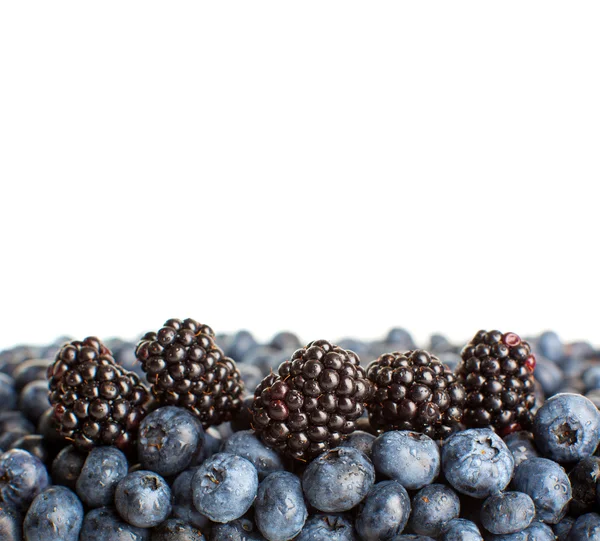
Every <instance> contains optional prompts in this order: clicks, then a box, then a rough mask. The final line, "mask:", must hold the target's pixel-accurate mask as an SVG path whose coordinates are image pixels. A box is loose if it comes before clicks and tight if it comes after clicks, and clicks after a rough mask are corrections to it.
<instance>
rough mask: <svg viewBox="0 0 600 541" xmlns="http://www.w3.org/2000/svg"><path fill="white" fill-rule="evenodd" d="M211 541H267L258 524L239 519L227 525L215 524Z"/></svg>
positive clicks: (210, 537)
mask: <svg viewBox="0 0 600 541" xmlns="http://www.w3.org/2000/svg"><path fill="white" fill-rule="evenodd" d="M209 540H210V541H266V540H265V538H264V537H263V536H262V534H261V533H260V532H259V531H258V528H257V527H256V524H254V522H252V521H251V520H250V519H248V518H244V517H242V518H238V519H236V520H232V521H231V522H227V523H226V524H214V525H213V527H212V529H211V531H210V536H209Z"/></svg>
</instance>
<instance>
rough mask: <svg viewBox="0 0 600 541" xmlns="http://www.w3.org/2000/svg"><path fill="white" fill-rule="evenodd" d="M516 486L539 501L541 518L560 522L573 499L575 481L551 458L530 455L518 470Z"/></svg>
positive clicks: (539, 516) (545, 520) (514, 479)
mask: <svg viewBox="0 0 600 541" xmlns="http://www.w3.org/2000/svg"><path fill="white" fill-rule="evenodd" d="M512 487H513V488H514V489H515V490H518V491H520V492H525V494H528V495H529V496H530V498H531V499H532V500H533V503H534V504H535V508H536V512H537V517H536V518H537V519H538V520H542V521H544V522H547V523H549V524H556V523H557V522H559V521H560V520H561V519H562V518H563V517H564V516H565V513H566V512H567V506H568V505H569V501H570V500H571V483H570V482H569V478H568V477H567V474H566V473H565V470H564V469H563V468H562V467H561V466H559V465H558V464H557V463H556V462H553V461H552V460H548V459H547V458H530V459H529V460H526V461H525V462H522V463H521V464H519V466H518V467H517V468H516V469H515V476H514V478H513V481H512Z"/></svg>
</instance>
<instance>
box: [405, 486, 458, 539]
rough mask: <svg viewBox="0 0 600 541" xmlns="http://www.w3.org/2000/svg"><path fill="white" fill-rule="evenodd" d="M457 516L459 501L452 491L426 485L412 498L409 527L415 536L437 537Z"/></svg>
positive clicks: (443, 487) (448, 488)
mask: <svg viewBox="0 0 600 541" xmlns="http://www.w3.org/2000/svg"><path fill="white" fill-rule="evenodd" d="M459 514H460V500H459V499H458V495H457V494H456V492H454V490H452V489H451V488H450V487H447V486H445V485H440V484H433V485H428V486H426V487H423V488H422V489H421V490H419V492H417V493H416V494H415V495H414V497H413V500H412V514H411V517H410V523H409V525H410V528H411V531H412V532H414V533H415V534H418V535H429V536H430V537H437V536H438V535H440V533H441V532H442V528H443V526H444V524H446V523H447V522H449V521H450V520H452V519H455V518H458V516H459Z"/></svg>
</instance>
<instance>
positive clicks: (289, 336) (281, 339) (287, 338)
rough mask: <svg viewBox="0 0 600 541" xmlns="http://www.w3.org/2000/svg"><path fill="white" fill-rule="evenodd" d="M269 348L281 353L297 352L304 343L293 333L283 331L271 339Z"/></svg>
mask: <svg viewBox="0 0 600 541" xmlns="http://www.w3.org/2000/svg"><path fill="white" fill-rule="evenodd" d="M269 346H270V347H272V348H274V349H278V350H279V351H283V350H297V349H300V348H301V347H302V342H301V341H300V338H298V336H297V335H296V334H294V333H293V332H289V331H281V332H278V333H277V334H276V335H275V336H273V338H271V341H270V342H269ZM340 347H341V346H340Z"/></svg>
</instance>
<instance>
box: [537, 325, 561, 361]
mask: <svg viewBox="0 0 600 541" xmlns="http://www.w3.org/2000/svg"><path fill="white" fill-rule="evenodd" d="M536 345H537V349H538V350H539V352H540V353H541V354H542V355H543V356H544V357H546V358H547V359H550V360H551V361H554V362H558V361H560V360H561V359H562V357H563V355H564V346H563V343H562V341H561V339H560V338H559V337H558V334H556V333H555V332H554V331H546V332H543V333H542V334H541V335H540V337H539V338H538V339H537V344H536Z"/></svg>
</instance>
